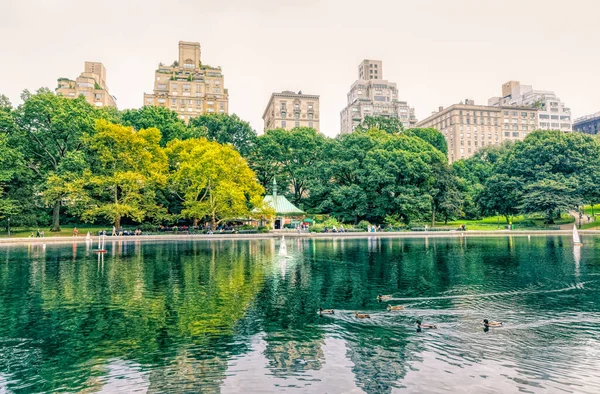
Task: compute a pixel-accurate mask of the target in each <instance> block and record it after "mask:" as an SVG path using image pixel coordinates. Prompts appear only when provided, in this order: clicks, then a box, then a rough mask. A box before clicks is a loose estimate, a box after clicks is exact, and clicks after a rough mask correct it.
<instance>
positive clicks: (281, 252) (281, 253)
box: [279, 237, 287, 257]
mask: <svg viewBox="0 0 600 394" xmlns="http://www.w3.org/2000/svg"><path fill="white" fill-rule="evenodd" d="M279 256H281V257H286V256H287V245H286V244H285V237H281V242H280V243H279Z"/></svg>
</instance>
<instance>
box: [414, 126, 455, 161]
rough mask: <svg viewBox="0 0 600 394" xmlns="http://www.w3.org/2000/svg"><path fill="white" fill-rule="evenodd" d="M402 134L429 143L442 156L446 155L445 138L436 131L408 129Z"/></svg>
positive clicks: (431, 129) (446, 144)
mask: <svg viewBox="0 0 600 394" xmlns="http://www.w3.org/2000/svg"><path fill="white" fill-rule="evenodd" d="M404 133H405V134H408V135H414V136H415V137H419V138H420V139H422V140H423V141H426V142H429V143H430V144H431V145H433V146H434V147H436V148H437V149H438V150H439V151H440V152H442V153H443V154H445V155H448V143H447V142H446V138H445V137H444V135H443V134H442V133H440V132H439V131H437V130H436V129H433V128H426V129H408V130H406V131H405V132H404Z"/></svg>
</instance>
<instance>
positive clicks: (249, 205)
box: [167, 139, 264, 230]
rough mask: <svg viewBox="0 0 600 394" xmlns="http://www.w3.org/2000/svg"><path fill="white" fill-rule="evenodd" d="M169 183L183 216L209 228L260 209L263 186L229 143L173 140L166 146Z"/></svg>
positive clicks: (202, 140) (204, 140)
mask: <svg viewBox="0 0 600 394" xmlns="http://www.w3.org/2000/svg"><path fill="white" fill-rule="evenodd" d="M167 154H168V156H169V162H170V167H171V175H170V184H171V187H173V188H174V190H175V192H176V193H177V195H178V196H180V198H181V199H182V201H183V206H184V209H183V210H182V212H181V215H182V216H183V217H186V218H189V219H192V220H193V221H194V225H197V224H198V221H199V220H200V219H203V218H207V219H209V220H210V223H211V228H212V229H213V230H214V229H215V228H216V226H217V225H218V224H219V223H221V222H223V221H227V220H231V219H236V218H241V217H248V216H250V215H251V214H252V211H253V210H254V209H258V210H261V209H262V208H263V204H262V194H263V193H264V189H263V187H262V186H261V185H260V184H259V183H258V182H257V180H256V176H255V174H254V172H253V171H252V170H251V169H250V167H249V166H248V164H247V162H246V160H244V158H242V157H241V156H240V154H239V153H238V152H237V151H236V150H234V149H233V148H232V147H231V146H228V145H222V144H219V143H217V142H212V141H207V140H206V139H190V140H186V141H179V140H174V141H172V142H170V143H169V144H168V146H167Z"/></svg>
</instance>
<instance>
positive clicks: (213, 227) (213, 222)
mask: <svg viewBox="0 0 600 394" xmlns="http://www.w3.org/2000/svg"><path fill="white" fill-rule="evenodd" d="M210 228H211V230H212V231H215V230H216V229H217V220H216V219H215V213H214V212H213V214H212V217H211V219H210Z"/></svg>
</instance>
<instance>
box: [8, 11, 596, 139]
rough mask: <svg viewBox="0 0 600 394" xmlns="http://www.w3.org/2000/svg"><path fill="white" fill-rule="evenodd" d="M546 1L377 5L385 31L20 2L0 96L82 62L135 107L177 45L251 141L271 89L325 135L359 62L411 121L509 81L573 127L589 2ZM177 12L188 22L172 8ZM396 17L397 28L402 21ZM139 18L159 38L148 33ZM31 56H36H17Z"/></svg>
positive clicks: (360, 21) (589, 67) (349, 18)
mask: <svg viewBox="0 0 600 394" xmlns="http://www.w3.org/2000/svg"><path fill="white" fill-rule="evenodd" d="M549 3H552V1H544V2H542V1H530V2H528V3H527V4H523V3H520V2H517V1H507V2H504V3H503V7H502V8H501V9H499V8H498V5H497V4H490V5H486V4H480V3H478V2H473V1H459V2H453V3H452V4H447V3H445V2H436V1H424V2H420V3H419V4H413V3H404V2H384V3H382V4H381V6H380V7H378V8H381V9H385V10H386V13H385V15H398V18H399V21H394V20H393V18H390V20H386V19H383V18H382V19H377V18H375V19H369V20H367V19H364V18H363V17H362V16H361V15H362V12H363V9H362V8H361V7H364V3H359V2H350V1H327V2H316V1H305V2H299V1H290V2H286V4H285V5H281V4H279V3H275V2H272V1H255V2H243V1H237V0H236V1H224V2H223V4H225V5H227V6H229V7H227V6H223V5H221V4H220V5H217V4H213V3H209V2H200V3H189V4H188V3H187V2H184V1H180V2H175V3H169V4H173V6H172V7H171V6H169V7H161V5H162V4H167V3H165V2H158V1H148V2H138V1H134V2H130V3H127V4H122V3H117V2H113V1H107V2H105V3H103V4H102V6H100V7H97V6H96V7H94V8H92V7H91V6H90V7H89V8H87V6H83V5H80V4H79V3H77V2H74V1H57V2H54V3H53V4H51V5H50V4H47V3H42V2H39V1H27V0H26V1H22V2H19V3H14V4H3V5H1V6H0V9H1V10H2V13H3V15H4V16H5V23H3V25H2V27H0V32H1V33H2V34H3V36H4V37H11V39H10V40H9V39H5V40H2V42H1V43H0V53H2V54H3V58H4V59H6V60H5V61H4V62H2V65H0V70H1V71H2V75H3V76H4V78H3V81H2V88H1V89H0V93H1V94H6V95H7V96H8V97H9V98H10V100H11V101H12V103H13V104H14V105H18V104H19V103H20V99H19V95H20V93H21V91H22V90H23V89H30V90H35V89H38V88H40V87H48V88H50V89H51V90H52V91H54V89H55V88H56V86H57V79H58V78H61V77H67V78H74V77H75V76H77V75H79V74H80V73H81V64H82V63H83V62H85V61H93V62H101V63H103V65H104V66H105V67H106V70H107V73H108V75H109V77H108V80H109V85H110V88H111V89H110V92H111V94H112V95H114V96H115V97H116V98H117V106H118V108H119V109H126V108H139V107H141V106H142V105H143V104H144V103H143V100H142V97H143V96H142V94H143V93H144V92H148V91H149V90H150V89H151V85H150V81H152V78H153V77H154V72H155V70H156V66H157V64H158V63H160V62H163V63H166V62H169V61H172V60H176V59H177V49H176V46H175V45H176V43H177V42H179V41H197V42H200V45H201V47H202V57H203V61H205V62H206V63H208V64H210V65H213V66H221V67H222V69H223V73H224V75H225V76H226V80H227V82H226V83H227V88H228V89H229V93H230V97H229V113H236V114H238V115H239V116H240V117H241V118H242V119H245V120H248V121H250V123H251V125H252V127H253V128H254V129H255V130H256V131H257V132H259V133H260V132H261V131H262V128H263V121H262V119H261V116H262V114H263V111H264V105H265V104H264V103H266V102H267V101H268V100H269V97H270V95H271V93H272V92H277V91H284V90H289V89H293V90H302V91H303V92H310V93H312V94H316V95H319V96H320V107H321V114H322V115H321V121H320V129H321V131H322V132H323V133H324V134H326V135H328V136H333V135H336V134H338V133H339V132H340V119H339V114H340V111H341V110H342V109H343V108H344V106H345V105H346V94H347V90H348V87H349V86H350V85H351V83H352V82H353V81H354V80H355V79H356V76H355V74H356V65H357V64H359V63H360V62H361V61H362V60H363V59H378V60H382V61H383V62H384V63H385V65H386V75H385V79H387V80H390V81H394V82H396V83H397V85H398V95H399V97H401V98H402V99H403V100H406V101H408V102H409V103H410V105H411V106H414V107H415V111H416V117H417V119H418V120H422V119H425V118H426V117H428V116H429V115H430V114H431V113H432V111H435V110H436V109H437V108H438V107H439V106H444V107H447V106H449V105H452V104H454V103H456V102H458V101H460V100H463V99H464V98H467V97H468V98H472V99H474V100H475V103H476V104H481V105H485V103H486V102H487V99H488V98H489V97H491V96H494V95H496V94H497V90H498V86H500V85H501V84H502V83H504V82H506V81H508V80H520V81H524V82H525V83H527V84H531V85H533V86H534V87H536V88H540V89H544V90H552V91H554V92H556V95H557V96H559V97H560V98H561V99H562V100H563V101H564V102H565V103H567V104H568V106H569V107H570V108H571V110H572V116H573V119H576V118H579V117H581V116H584V115H587V114H590V113H595V112H597V111H598V110H599V109H600V97H599V96H598V95H597V94H596V87H595V86H594V83H593V82H594V81H596V80H597V75H596V70H597V68H598V67H600V55H599V54H598V53H597V51H596V50H595V41H596V40H595V38H596V37H598V36H599V35H600V26H598V25H597V24H596V23H595V22H594V17H593V15H594V13H591V12H589V10H590V9H593V8H594V7H596V4H595V3H594V2H592V1H576V2H574V3H573V4H572V5H571V6H570V7H569V8H568V9H562V8H560V7H558V8H556V7H548V4H549ZM274 4H279V5H278V6H277V7H274ZM358 4H360V5H361V7H359V6H358ZM557 4H558V3H557ZM75 5H76V7H75ZM184 6H185V7H186V9H187V10H188V12H186V13H181V12H180V11H178V10H179V9H181V8H182V7H184ZM432 6H434V7H432ZM232 10H234V11H235V12H233V11H232ZM432 10H433V11H432ZM86 11H89V12H93V13H92V14H89V13H87V14H86ZM515 11H518V12H517V14H518V15H519V16H520V19H519V21H518V22H520V24H518V23H517V21H516V19H514V18H516V17H515ZM406 14H408V15H411V18H410V20H408V18H401V16H402V15H406ZM83 15H93V16H94V17H93V18H83V17H82V16H83ZM132 15H134V16H132ZM284 16H285V18H284ZM198 18H200V20H201V21H202V23H197V20H198ZM507 18H511V19H507ZM513 19H514V20H515V23H513V24H511V26H510V29H507V28H506V26H508V25H507V24H506V23H507V21H510V20H513ZM57 20H69V23H68V24H60V25H57V24H56V21H57ZM524 20H525V21H527V23H524V22H523V21H524ZM106 21H110V23H107V22H106ZM151 21H161V23H162V24H163V25H164V26H165V29H161V31H160V33H159V32H158V31H157V30H156V29H155V27H154V26H153V25H154V24H153V23H149V22H151ZM331 21H335V23H333V24H332V23H330V22H331ZM551 21H557V22H556V23H555V24H553V23H551ZM24 26H27V28H26V29H25V30H24ZM57 26H60V28H58V27H57ZM96 31H97V32H100V33H98V34H94V32H96ZM81 32H85V34H82V33H81ZM373 36H376V37H377V39H376V40H375V39H373ZM348 37H352V39H351V40H349V39H348ZM528 37H529V38H528ZM533 38H535V45H533V44H532V41H531V40H532V39H533ZM558 49H560V50H558ZM32 55H35V57H36V58H38V59H42V60H36V61H26V60H25V59H28V58H30V57H31V56H32ZM9 76H10V78H9Z"/></svg>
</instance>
